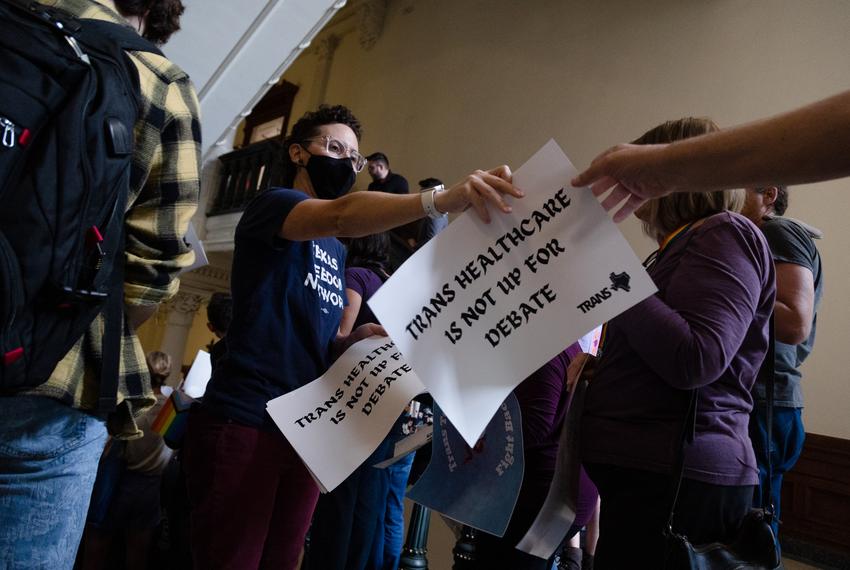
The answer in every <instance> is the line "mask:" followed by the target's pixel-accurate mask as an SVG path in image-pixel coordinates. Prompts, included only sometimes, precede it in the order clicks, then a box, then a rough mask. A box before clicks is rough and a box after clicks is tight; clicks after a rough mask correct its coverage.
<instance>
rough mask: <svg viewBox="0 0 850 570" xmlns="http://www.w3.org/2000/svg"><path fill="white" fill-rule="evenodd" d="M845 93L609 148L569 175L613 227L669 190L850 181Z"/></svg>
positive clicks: (849, 104) (848, 95)
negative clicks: (757, 117) (715, 128)
mask: <svg viewBox="0 0 850 570" xmlns="http://www.w3.org/2000/svg"><path fill="white" fill-rule="evenodd" d="M847 148H850V91H845V92H843V93H839V94H838V95H835V96H833V97H829V98H828V99H824V100H822V101H818V102H816V103H812V104H811V105H807V106H805V107H800V108H799V109H795V110H793V111H789V112H787V113H784V114H781V115H776V116H775V117H771V118H768V119H763V120H761V121H756V122H753V123H749V124H746V125H741V126H738V127H733V128H730V129H724V130H722V131H719V132H714V133H710V134H706V135H705V136H700V137H695V138H693V139H689V140H685V141H676V142H673V143H671V144H668V143H658V144H653V145H635V144H621V145H617V146H615V147H612V148H610V149H608V150H606V151H605V152H603V153H602V154H600V155H599V156H597V157H596V158H595V159H593V162H591V164H590V166H589V167H588V168H587V169H586V170H585V171H584V172H582V173H581V174H579V175H578V176H576V177H575V178H574V179H573V181H572V184H573V186H576V187H581V186H590V187H591V188H592V189H593V193H594V194H596V196H601V195H603V194H605V193H606V192H608V190H611V189H612V188H613V191H612V192H611V193H610V194H609V195H608V196H606V197H605V199H604V200H603V201H602V205H603V206H604V207H605V209H606V210H611V209H613V208H615V207H616V206H618V205H620V204H622V206H621V207H620V208H619V209H618V210H617V212H616V213H615V214H614V221H616V222H621V221H623V220H625V219H626V218H627V217H628V216H629V214H631V213H632V212H634V211H635V210H636V209H637V208H639V207H640V206H641V205H642V204H643V203H645V202H646V201H647V200H650V199H652V198H660V197H662V196H667V195H668V194H671V193H674V192H707V191H712V190H728V189H732V188H766V187H770V186H776V185H791V184H804V183H807V182H819V181H821V180H832V179H833V178H843V177H845V176H850V155H848V153H847V152H846V149H847Z"/></svg>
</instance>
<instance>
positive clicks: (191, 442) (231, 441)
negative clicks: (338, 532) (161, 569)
mask: <svg viewBox="0 0 850 570" xmlns="http://www.w3.org/2000/svg"><path fill="white" fill-rule="evenodd" d="M183 454H184V458H185V466H186V477H187V486H188V490H189V501H190V503H191V506H192V517H191V523H192V556H193V558H194V561H195V568H203V569H204V570H215V569H225V568H226V569H228V570H231V569H233V570H243V569H245V570H248V569H252V570H253V569H257V568H274V569H276V570H278V569H280V570H286V569H294V568H295V567H296V564H297V563H298V556H299V554H300V553H301V549H302V548H303V546H304V536H305V535H306V534H307V529H308V527H309V526H310V517H311V516H312V514H313V509H314V508H315V506H316V501H317V500H318V497H319V488H318V487H317V486H316V484H315V482H314V481H313V479H312V478H311V477H310V474H309V473H308V472H307V469H306V468H305V467H304V464H303V462H302V461H301V459H299V457H298V455H297V454H296V453H295V450H294V449H293V448H292V446H291V445H290V444H289V442H287V441H286V439H285V438H284V437H283V436H282V435H281V434H280V433H273V432H266V431H261V430H258V429H255V428H251V427H247V426H243V425H240V424H237V423H234V422H232V421H230V420H227V419H225V418H222V417H218V416H215V415H213V414H211V413H210V412H207V411H205V410H203V408H201V409H195V410H192V412H191V416H190V417H189V427H188V431H187V434H186V443H185V445H184V448H183Z"/></svg>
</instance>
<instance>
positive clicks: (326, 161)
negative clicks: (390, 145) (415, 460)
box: [184, 105, 522, 570]
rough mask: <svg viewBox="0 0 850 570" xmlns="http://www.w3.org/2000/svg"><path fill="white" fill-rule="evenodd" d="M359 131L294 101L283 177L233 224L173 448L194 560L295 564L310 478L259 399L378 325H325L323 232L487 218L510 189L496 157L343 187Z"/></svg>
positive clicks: (305, 378) (338, 264) (332, 255)
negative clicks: (457, 176) (224, 313)
mask: <svg viewBox="0 0 850 570" xmlns="http://www.w3.org/2000/svg"><path fill="white" fill-rule="evenodd" d="M359 139H360V123H359V121H358V120H357V119H356V118H355V117H354V115H353V113H352V112H351V111H350V110H349V109H347V108H345V107H343V106H325V105H323V106H320V107H319V108H318V109H317V110H316V111H313V112H309V113H307V114H305V115H304V116H303V117H301V118H300V119H299V120H298V121H297V122H296V123H295V124H294V126H293V127H292V132H291V133H290V134H289V137H288V138H287V139H286V141H285V142H284V148H285V152H284V154H283V157H282V158H283V159H284V161H285V162H284V168H283V170H284V183H285V185H286V186H288V188H273V189H270V190H267V191H265V192H263V193H261V194H259V195H258V196H257V197H256V198H254V200H252V201H251V203H249V204H248V206H247V208H246V209H245V212H244V213H243V215H242V218H241V219H240V221H239V224H238V225H237V227H236V233H235V237H234V243H235V249H234V252H233V268H232V271H231V275H232V280H231V294H232V295H233V320H232V321H231V323H230V328H229V329H228V332H227V351H226V352H225V354H224V356H223V357H222V359H221V361H219V363H218V364H217V365H216V368H215V370H214V372H213V377H212V379H211V380H210V383H209V385H208V386H207V390H206V393H205V394H204V401H203V404H201V406H200V407H197V408H193V409H192V411H191V412H190V418H189V425H188V430H187V434H186V444H185V448H184V454H185V460H186V474H187V483H188V489H189V498H190V501H191V503H192V554H193V557H194V559H195V565H196V566H197V567H198V568H204V570H214V569H217V568H241V569H251V568H286V569H291V568H294V567H295V566H296V565H297V563H298V558H299V556H300V554H301V551H302V549H303V546H304V537H305V535H306V533H307V529H308V526H309V524H310V518H311V516H312V514H313V509H314V508H315V505H316V501H317V499H318V496H319V489H318V486H317V485H316V483H315V482H314V481H313V478H312V477H311V476H310V473H309V472H308V470H307V468H306V467H305V465H304V463H303V462H302V461H301V459H300V458H299V457H298V454H297V453H296V452H295V450H294V449H293V448H292V446H291V445H290V444H289V442H288V441H287V440H286V438H284V437H283V435H282V434H281V433H280V431H279V430H278V429H277V427H276V426H275V424H274V422H273V421H272V420H271V417H270V416H269V415H268V413H267V412H266V404H267V402H268V401H269V400H271V399H273V398H276V397H278V396H281V395H283V394H286V393H288V392H290V391H292V390H295V389H298V388H300V387H301V386H304V385H306V384H307V383H309V382H312V381H313V380H315V379H316V378H318V377H319V376H321V375H322V374H324V373H325V371H327V369H328V367H329V366H330V364H331V362H332V360H333V358H334V356H335V355H338V354H341V353H342V352H344V351H345V349H346V348H347V347H348V346H350V345H351V344H353V343H354V342H357V341H358V340H362V339H363V338H367V337H369V336H372V335H374V334H385V331H383V329H382V328H381V327H379V326H377V325H363V326H361V327H359V328H357V329H354V331H353V332H352V333H351V334H350V335H348V336H343V335H340V334H338V333H339V324H340V319H341V317H342V312H343V307H344V305H345V297H344V295H345V283H344V279H345V276H344V269H345V266H344V263H345V250H344V248H343V246H342V244H341V243H340V242H339V241H338V240H337V239H336V237H360V236H364V235H369V234H373V233H377V232H382V231H386V230H388V229H390V228H393V227H396V226H399V225H401V224H406V223H408V222H412V221H414V220H418V219H419V218H422V217H424V216H426V215H431V216H441V215H445V214H447V213H449V212H461V211H464V210H465V209H467V208H468V207H473V208H475V210H476V212H477V214H478V215H479V216H480V217H481V218H482V220H483V221H485V222H488V221H489V220H490V215H491V214H490V208H492V207H496V208H497V210H498V211H501V212H504V213H508V212H510V207H509V206H508V204H507V203H506V202H505V200H504V199H503V198H502V195H503V194H509V195H511V196H516V197H521V196H522V192H521V191H520V190H518V189H517V188H515V187H514V186H513V185H512V184H511V183H510V180H511V174H510V170H509V169H508V168H507V167H500V168H498V169H494V170H491V171H481V170H478V171H476V172H475V173H473V174H471V175H469V176H468V177H467V178H465V179H464V180H462V181H461V182H459V183H457V184H455V185H454V186H452V187H450V188H449V189H448V190H446V191H444V192H439V193H438V192H432V193H430V194H423V195H404V196H400V195H393V194H389V193H385V192H352V193H349V190H351V188H352V187H353V185H354V182H355V179H356V175H357V172H359V171H360V170H362V168H363V167H364V166H365V163H366V159H365V158H363V156H362V155H361V154H360V152H359V151H358V148H359ZM222 521H227V522H228V524H222Z"/></svg>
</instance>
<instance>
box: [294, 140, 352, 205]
mask: <svg viewBox="0 0 850 570" xmlns="http://www.w3.org/2000/svg"><path fill="white" fill-rule="evenodd" d="M307 152H308V153H309V151H307ZM305 168H306V169H307V174H309V175H310V182H311V183H312V184H313V190H314V191H315V192H316V197H317V198H322V199H323V200H333V199H334V198H339V197H340V196H344V195H346V194H348V191H349V190H351V187H352V186H354V181H355V180H356V179H357V173H356V172H354V168H353V167H352V166H351V159H349V158H333V157H331V156H324V155H321V154H312V153H310V160H308V161H307V166H306V167H305Z"/></svg>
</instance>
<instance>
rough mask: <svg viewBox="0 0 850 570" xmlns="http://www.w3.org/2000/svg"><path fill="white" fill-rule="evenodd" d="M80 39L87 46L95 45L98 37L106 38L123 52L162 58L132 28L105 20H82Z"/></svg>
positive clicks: (159, 52) (155, 48) (157, 49)
mask: <svg viewBox="0 0 850 570" xmlns="http://www.w3.org/2000/svg"><path fill="white" fill-rule="evenodd" d="M80 21H81V23H82V30H81V32H80V39H81V40H82V41H83V42H85V43H87V44H90V45H91V44H94V45H97V44H98V43H99V42H98V39H97V38H99V37H106V38H108V39H109V40H110V41H111V42H112V43H114V44H115V45H117V46H118V47H120V48H121V49H123V50H130V51H143V52H147V53H153V54H156V55H160V56H163V57H165V56H164V55H163V53H162V51H161V50H160V49H159V48H158V47H156V46H155V45H154V44H153V43H151V41H150V40H147V39H145V38H143V37H142V36H140V35H139V34H138V33H137V32H136V30H134V29H133V28H132V27H130V26H127V25H124V24H117V23H115V22H108V21H106V20H93V19H88V18H86V19H83V20H80Z"/></svg>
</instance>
